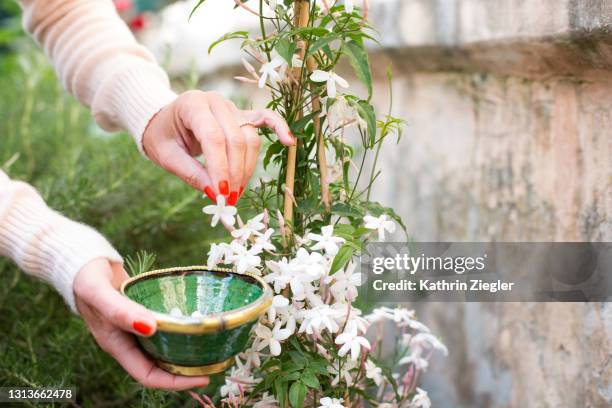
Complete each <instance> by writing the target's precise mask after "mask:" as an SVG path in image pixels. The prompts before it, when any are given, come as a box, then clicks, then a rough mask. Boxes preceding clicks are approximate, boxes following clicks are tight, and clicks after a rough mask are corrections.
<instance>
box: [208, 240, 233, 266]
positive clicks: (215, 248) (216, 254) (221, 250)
mask: <svg viewBox="0 0 612 408" xmlns="http://www.w3.org/2000/svg"><path fill="white" fill-rule="evenodd" d="M230 254H231V250H230V247H229V245H227V244H226V243H223V242H222V243H220V244H212V245H211V246H210V251H208V263H207V265H208V267H209V268H213V267H215V266H217V264H219V263H221V262H223V260H224V259H225V258H227V257H228V255H230Z"/></svg>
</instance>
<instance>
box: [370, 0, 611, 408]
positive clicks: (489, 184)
mask: <svg viewBox="0 0 612 408" xmlns="http://www.w3.org/2000/svg"><path fill="white" fill-rule="evenodd" d="M374 3H376V2H374ZM372 18H373V20H374V22H375V25H376V26H378V27H384V29H383V31H382V34H381V35H382V38H383V42H384V44H385V46H386V47H387V48H386V49H385V50H383V51H382V52H377V54H378V55H376V59H375V60H376V61H377V64H376V67H378V70H377V71H378V72H377V76H376V77H377V78H378V83H377V85H378V89H384V88H385V82H384V81H385V79H384V67H385V65H386V63H391V64H392V65H393V67H394V72H395V82H394V85H393V88H394V89H393V90H394V95H395V114H396V115H397V116H400V117H402V118H404V119H406V120H407V122H408V127H407V132H406V134H405V136H404V140H403V141H402V142H401V143H400V144H399V146H388V148H387V149H386V150H385V152H384V160H382V161H381V162H382V163H384V166H385V168H384V174H385V183H381V184H380V185H379V186H378V187H377V191H376V194H375V197H377V198H379V199H380V200H381V201H383V202H385V203H387V204H391V205H393V206H394V207H395V208H397V209H398V210H399V211H400V212H401V214H402V216H403V218H404V220H405V222H406V223H407V225H408V229H409V231H410V232H411V233H412V234H413V235H414V237H415V238H416V239H418V240H466V241H469V240H474V241H478V240H498V241H503V240H508V241H538V240H540V241H549V240H551V241H589V240H592V241H610V240H612V116H611V115H612V2H611V1H577V0H576V1H526V0H522V1H518V0H515V1H512V0H506V1H503V0H489V1H485V0H482V1H479V0H454V1H452V0H449V1H442V0H439V1H425V0H422V1H419V0H414V1H413V0H409V1H387V2H383V5H382V6H381V7H373V11H372ZM376 102H377V105H378V107H379V108H381V109H382V108H384V107H385V106H386V95H385V94H383V93H377V100H376ZM417 310H419V312H420V315H421V317H422V318H423V319H424V320H425V321H426V322H427V323H428V324H430V325H431V326H432V327H433V328H434V330H435V332H437V333H441V335H442V337H443V338H444V340H445V341H446V343H447V345H448V346H449V348H450V353H451V354H450V356H449V357H448V358H447V359H446V361H444V360H442V359H440V360H436V361H435V362H434V363H433V364H432V366H433V370H432V371H431V372H430V373H429V374H428V376H427V377H426V388H428V389H429V390H430V394H431V396H432V399H433V400H434V406H440V407H460V406H464V407H568V408H569V407H608V406H611V405H612V380H611V379H612V347H611V346H612V344H611V340H612V306H611V305H610V304H609V303H608V304H527V303H523V304H518V303H500V304H476V303H472V304H456V303H447V304H421V305H417Z"/></svg>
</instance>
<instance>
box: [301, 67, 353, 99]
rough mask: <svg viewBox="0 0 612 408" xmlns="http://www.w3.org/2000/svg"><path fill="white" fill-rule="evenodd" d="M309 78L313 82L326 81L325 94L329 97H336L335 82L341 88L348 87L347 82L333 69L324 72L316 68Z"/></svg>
mask: <svg viewBox="0 0 612 408" xmlns="http://www.w3.org/2000/svg"><path fill="white" fill-rule="evenodd" d="M310 80H311V81H313V82H327V96H329V97H330V98H335V97H336V94H337V92H336V84H337V85H340V86H341V87H342V88H348V87H349V83H348V82H346V80H345V79H344V78H342V77H341V76H340V75H338V74H336V73H334V72H333V71H329V72H326V71H321V70H316V71H314V72H313V73H312V74H311V75H310Z"/></svg>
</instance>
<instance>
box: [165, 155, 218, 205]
mask: <svg viewBox="0 0 612 408" xmlns="http://www.w3.org/2000/svg"><path fill="white" fill-rule="evenodd" d="M161 166H162V167H163V168H164V169H166V170H168V171H169V172H171V173H173V174H175V175H177V176H178V177H179V178H180V179H182V180H183V181H184V182H186V183H187V184H189V185H190V186H192V187H193V188H195V189H197V190H199V191H202V192H203V193H204V194H206V196H208V198H210V199H211V200H212V201H213V202H216V196H217V194H216V193H215V192H214V189H213V183H212V180H211V178H210V175H209V174H208V171H207V170H206V168H205V167H204V166H203V165H202V163H200V162H199V161H197V160H196V159H195V158H193V157H191V156H190V155H189V154H188V153H187V152H186V151H185V150H183V148H181V146H179V145H178V144H175V143H171V144H168V147H167V148H166V150H165V152H164V160H163V164H162V165H161Z"/></svg>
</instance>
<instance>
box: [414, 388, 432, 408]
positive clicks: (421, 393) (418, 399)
mask: <svg viewBox="0 0 612 408" xmlns="http://www.w3.org/2000/svg"><path fill="white" fill-rule="evenodd" d="M416 392H417V393H416V395H415V396H414V397H412V401H411V403H410V407H411V408H431V401H430V399H429V396H428V395H427V392H426V391H425V390H423V389H421V388H419V387H417V389H416Z"/></svg>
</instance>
